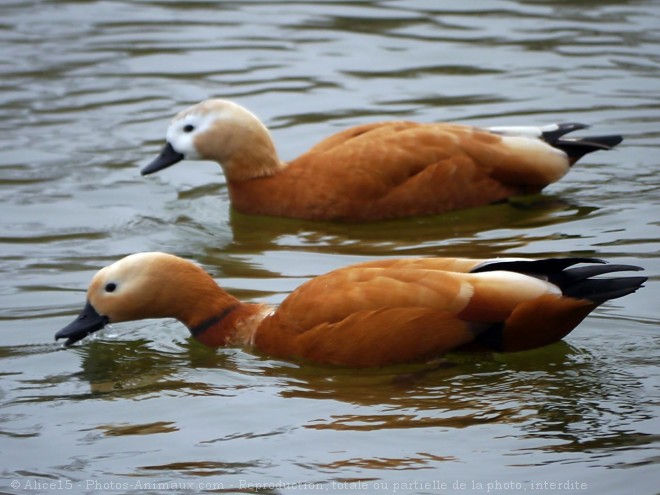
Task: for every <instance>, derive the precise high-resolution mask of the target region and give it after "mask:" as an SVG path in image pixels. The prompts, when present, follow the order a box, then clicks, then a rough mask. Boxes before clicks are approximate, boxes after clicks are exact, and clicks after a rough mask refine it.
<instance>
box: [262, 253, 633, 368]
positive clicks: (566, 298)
mask: <svg viewBox="0 0 660 495" xmlns="http://www.w3.org/2000/svg"><path fill="white" fill-rule="evenodd" d="M587 261H588V260H587ZM436 262H437V266H436V267H435V268H434V267H432V265H433V263H431V262H429V265H428V266H430V268H421V266H422V265H423V263H422V260H413V261H412V262H410V263H409V264H407V266H406V262H405V261H403V260H401V261H400V262H399V265H398V266H397V262H394V263H391V265H390V266H389V267H383V266H380V267H379V266H376V264H375V263H374V264H373V265H372V266H369V264H363V265H358V266H352V267H347V268H344V269H341V270H337V271H335V272H331V273H329V274H326V275H323V276H321V277H317V278H315V279H313V280H311V281H309V282H307V283H306V284H304V285H302V286H301V287H300V288H298V289H297V290H296V291H294V292H293V293H292V294H291V295H290V296H289V297H287V298H286V299H285V300H284V302H283V303H282V305H281V306H280V308H279V309H278V310H277V311H276V312H275V313H274V314H273V315H271V316H270V317H269V318H267V319H266V320H265V321H264V323H263V326H262V327H260V329H259V331H258V332H257V336H256V339H255V344H256V346H257V347H258V348H260V349H261V350H263V351H265V352H268V353H270V354H273V355H280V356H288V357H291V356H297V357H300V358H304V359H309V360H312V361H318V362H326V363H335V364H344V365H351V366H374V365H385V364H392V363H402V362H410V361H415V360H420V359H425V358H429V357H432V356H438V355H441V354H443V353H445V352H448V351H451V350H453V349H457V348H460V347H462V346H465V345H467V344H470V343H472V342H475V341H476V342H477V343H478V344H480V345H482V346H486V347H488V348H490V349H493V350H499V351H517V350H523V349H531V348H535V347H540V346H543V345H547V344H550V343H553V342H556V341H558V340H560V339H561V338H563V337H564V336H565V335H566V334H568V333H569V332H570V331H571V330H572V329H573V328H575V326H576V325H577V324H578V323H579V322H580V321H581V320H582V319H583V318H584V317H585V316H586V315H588V314H589V312H590V311H592V310H593V309H594V308H596V307H597V306H598V305H599V304H601V303H602V302H604V301H605V300H608V299H611V298H613V297H622V296H623V295H626V294H629V293H631V292H634V291H635V290H636V289H637V288H638V287H639V286H640V285H641V283H642V282H643V281H644V280H645V278H644V277H619V278H610V279H594V278H592V277H593V276H596V275H601V274H604V273H610V272H616V271H623V270H632V269H637V267H630V266H627V265H604V266H598V265H590V266H587V267H578V268H569V267H570V266H572V265H574V264H577V263H584V262H585V260H582V259H573V260H572V261H561V260H559V261H553V260H542V261H524V260H499V261H490V262H486V263H477V265H476V266H474V267H473V268H472V273H462V272H460V271H445V270H442V269H436V268H439V267H440V265H442V264H445V265H448V264H449V265H450V261H449V260H437V261H436ZM474 262H475V261H474V260H462V261H458V262H457V263H458V265H456V267H458V268H461V269H465V268H467V265H468V264H470V263H474ZM460 264H463V265H464V266H463V267H460V266H459V265H460ZM415 265H417V266H415ZM523 271H526V272H528V273H529V275H528V274H525V273H521V272H523Z"/></svg>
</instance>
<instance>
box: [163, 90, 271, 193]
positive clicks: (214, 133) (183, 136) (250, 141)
mask: <svg viewBox="0 0 660 495" xmlns="http://www.w3.org/2000/svg"><path fill="white" fill-rule="evenodd" d="M167 142H168V143H169V144H170V145H171V146H172V148H173V149H174V151H176V152H177V153H181V154H182V155H183V157H184V158H186V159H190V160H213V161H216V162H218V163H219V164H220V165H221V166H222V167H223V169H224V172H225V175H226V176H227V178H228V179H229V180H232V179H233V180H243V179H250V178H254V177H261V176H265V175H272V174H273V173H274V172H275V170H277V169H278V168H280V166H281V164H280V162H279V159H278V158H277V153H276V151H275V146H274V144H273V141H272V139H271V137H270V133H269V132H268V129H267V128H266V127H265V126H264V125H263V124H262V123H261V121H260V120H259V119H258V118H257V117H256V116H255V115H254V114H252V113H251V112H249V111H248V110H247V109H245V108H243V107H242V106H240V105H238V104H236V103H233V102H231V101H228V100H222V99H211V100H206V101H203V102H201V103H198V104H197V105H194V106H192V107H190V108H188V109H186V110H184V111H182V112H180V113H179V114H178V115H177V116H176V117H174V119H173V121H172V123H171V124H170V126H169V127H168V129H167Z"/></svg>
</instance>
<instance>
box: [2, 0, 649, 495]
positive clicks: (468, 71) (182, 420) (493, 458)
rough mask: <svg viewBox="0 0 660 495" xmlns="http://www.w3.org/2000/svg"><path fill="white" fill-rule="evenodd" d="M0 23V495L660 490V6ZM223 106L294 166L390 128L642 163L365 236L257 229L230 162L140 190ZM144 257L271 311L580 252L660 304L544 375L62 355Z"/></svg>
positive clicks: (591, 326) (364, 5)
mask: <svg viewBox="0 0 660 495" xmlns="http://www.w3.org/2000/svg"><path fill="white" fill-rule="evenodd" d="M2 13H3V16H2V19H3V22H2V23H0V36H2V40H3V42H4V45H3V50H2V51H1V52H0V64H2V73H3V74H2V78H1V80H0V88H2V98H0V116H2V118H1V119H0V131H1V132H0V211H1V212H2V214H0V273H1V274H2V277H0V294H1V295H2V297H1V298H0V339H1V341H0V375H1V376H2V381H1V382H0V438H1V442H2V444H1V447H0V452H1V453H3V454H5V455H3V456H2V466H3V467H2V478H3V481H4V480H7V482H5V483H3V490H4V491H7V492H8V493H25V492H26V491H27V490H29V491H30V492H31V493H46V492H47V491H48V490H47V489H46V488H43V487H42V488H35V483H37V482H38V481H39V480H42V481H43V480H49V481H53V480H55V481H62V482H64V481H71V482H72V483H73V487H72V489H73V491H75V492H81V493H85V492H87V493H98V491H99V490H100V489H101V488H99V487H95V485H94V483H101V482H102V483H110V482H126V483H133V484H132V485H126V486H125V487H124V488H123V489H122V490H120V491H122V492H127V493H131V492H132V491H136V485H135V483H136V482H147V481H154V480H155V481H161V482H167V483H173V482H179V483H184V482H194V483H198V482H199V481H200V480H205V481H209V482H211V483H215V485H213V484H211V485H205V486H201V485H197V486H196V487H195V488H196V491H197V492H218V491H219V492H227V493H235V492H254V491H255V490H256V489H257V487H256V485H255V484H257V483H263V484H268V483H271V484H272V483H276V482H279V483H280V485H278V486H270V487H269V486H265V487H262V488H263V489H261V491H262V492H264V493H294V492H296V493H300V492H304V490H305V489H307V491H311V490H312V488H317V487H321V488H323V490H324V491H331V492H345V493H348V492H350V487H349V486H348V485H346V486H344V485H340V484H339V483H343V482H345V483H348V482H358V481H360V482H364V483H367V488H368V489H367V490H366V491H367V492H373V493H393V492H394V491H395V488H397V489H398V491H397V492H398V493H438V492H439V491H441V490H440V488H439V486H440V484H441V483H447V484H448V485H449V488H447V489H445V491H444V492H446V493H484V492H485V491H486V490H485V488H483V489H479V488H477V483H483V487H486V486H487V483H489V482H490V483H494V482H495V481H496V480H499V481H504V480H508V481H509V482H511V483H513V485H511V488H512V489H511V490H509V491H508V492H507V493H520V492H522V491H529V490H526V489H525V488H530V486H531V485H530V483H532V482H545V481H548V482H552V481H565V480H568V479H572V480H578V481H579V482H581V483H586V485H587V489H586V490H580V492H581V493H583V492H588V493H612V494H618V493H626V492H628V491H629V487H630V486H632V485H633V484H634V486H635V487H636V492H637V493H639V494H652V493H656V492H657V473H656V471H657V464H658V458H659V455H658V445H659V444H660V442H659V439H658V435H659V433H660V427H659V424H658V420H657V418H658V406H657V397H658V384H659V383H660V380H659V374H658V367H657V364H658V363H657V357H656V356H657V348H658V344H659V338H658V334H657V331H656V330H657V327H658V312H657V303H656V301H657V299H658V290H657V274H658V272H659V271H660V270H659V268H660V266H659V264H658V249H657V246H658V243H657V240H658V235H657V227H658V224H657V212H656V210H657V208H654V206H655V205H657V204H658V198H657V191H658V186H659V185H660V184H659V183H658V178H657V163H656V161H655V160H654V157H655V156H656V155H657V153H656V149H657V147H658V137H659V134H658V124H659V122H658V121H659V119H658V112H657V109H658V97H657V77H656V76H657V70H658V65H659V64H660V58H659V57H658V29H657V26H658V22H659V21H660V10H659V9H658V6H657V5H655V3H653V2H646V1H640V2H634V3H630V2H622V1H618V0H610V1H607V2H599V3H598V4H594V3H593V2H585V1H581V0H573V1H564V2H547V1H538V0H518V1H511V2H498V3H497V4H495V3H492V2H471V3H470V4H469V5H467V4H466V5H463V4H460V5H459V4H458V3H451V4H450V3H449V2H430V1H424V0H406V1H389V2H381V1H376V0H374V1H364V2H359V3H356V2H317V3H308V2H307V3H306V2H285V1H276V0H271V1H261V2H250V1H245V2H241V1H239V2H231V3H227V2H215V3H213V2H211V3H204V2H193V3H190V2H187V3H185V4H184V3H177V2H169V1H160V0H156V1H149V2H132V3H126V2H123V3H121V2H115V1H112V0H111V1H107V2H98V1H95V0H92V1H88V2H76V1H68V0H59V1H57V2H53V1H50V2H49V1H45V0H34V1H31V2H17V1H14V2H12V1H9V2H4V3H3V5H2ZM210 96H222V97H225V98H230V99H236V100H237V101H239V102H240V103H241V104H243V105H245V106H247V107H248V108H250V109H252V110H253V111H254V112H255V113H256V114H257V115H259V117H260V118H262V119H263V121H264V122H265V123H266V124H267V125H268V126H269V127H270V128H271V130H272V132H273V136H274V139H275V141H276V143H277V146H278V151H279V152H280V154H281V156H282V157H283V158H285V159H289V158H292V157H295V156H296V155H298V154H300V153H302V152H303V151H304V150H306V149H307V148H308V147H309V146H311V145H313V144H314V143H316V142H317V141H319V140H320V139H321V138H322V137H325V136H327V135H329V134H331V133H333V132H336V131H338V130H340V129H342V128H344V127H346V126H349V125H353V124H359V123H363V122H370V121H375V120H382V119H390V118H402V119H411V120H420V121H441V120H442V121H461V122H465V123H469V124H475V125H507V124H509V125H511V124H534V123H541V124H543V123H549V122H557V121H581V122H585V123H588V124H592V125H593V126H594V128H595V131H594V132H597V133H599V134H608V133H611V134H618V133H620V134H623V135H625V141H624V143H623V144H622V145H621V146H619V147H618V148H617V150H616V151H612V152H608V153H598V154H597V155H596V154H594V155H593V156H590V157H586V158H585V159H584V160H583V161H581V162H580V163H579V164H578V165H577V166H576V167H574V169H573V170H571V172H570V173H569V174H568V175H567V176H566V177H565V178H564V179H563V180H562V181H561V182H560V183H558V184H555V185H553V186H552V187H551V188H549V190H547V191H544V192H543V193H542V194H539V195H535V196H532V197H526V198H516V199H515V200H512V201H510V202H505V203H501V204H497V205H492V206H488V207H484V208H475V209H473V210H466V211H460V212H451V213H448V214H445V215H438V216H435V217H428V218H416V219H407V220H401V221H392V222H379V223H374V224H366V225H345V224H341V225H337V224H332V223H313V222H300V221H295V220H286V219H273V218H262V217H248V216H244V215H240V214H237V213H235V212H233V211H231V209H230V207H229V203H228V195H227V189H226V184H225V182H224V177H223V176H222V174H221V172H220V169H219V167H218V166H217V165H216V164H211V163H208V164H192V163H191V164H185V165H184V166H180V167H174V168H172V169H170V170H168V171H167V172H166V173H163V174H161V175H159V176H158V177H155V178H149V179H148V180H147V179H145V178H142V177H141V176H140V175H139V170H140V168H141V166H143V165H144V164H145V163H147V162H148V160H149V159H150V158H151V157H152V156H153V155H154V153H156V152H157V151H158V149H159V148H160V146H161V144H162V136H163V132H164V129H165V127H166V125H167V122H168V120H169V119H170V117H171V115H172V114H173V113H174V112H175V111H178V110H180V109H182V108H185V107H187V106H188V105H190V104H192V103H194V102H196V101H199V100H202V99H205V98H208V97H210ZM154 249H158V250H164V251H170V252H173V253H176V254H178V255H181V256H185V257H189V258H192V259H195V260H197V261H198V262H200V263H201V264H203V265H204V267H205V268H207V269H208V270H209V271H210V272H211V273H212V274H213V275H214V276H215V277H217V278H218V280H219V282H220V283H221V284H222V285H223V286H224V287H225V288H227V289H228V290H230V291H231V292H233V293H235V294H236V295H237V296H239V297H241V298H244V299H246V300H253V301H266V302H272V303H277V302H279V301H280V300H281V299H282V298H283V297H284V296H285V295H286V293H288V292H289V291H291V290H292V289H293V288H294V287H296V286H297V285H299V284H300V283H302V282H304V281H305V280H307V279H308V278H309V277H312V276H315V275H318V274H320V273H323V272H325V271H328V270H331V269H333V268H337V267H339V266H343V265H346V264H348V263H353V262H358V261H365V260H368V259H373V258H377V257H382V256H432V255H440V256H472V257H491V256H498V255H519V256H543V255H556V254H564V253H569V254H578V255H587V256H597V257H603V258H606V259H611V260H613V261H617V262H622V263H631V264H641V265H643V266H644V267H645V269H646V272H647V274H649V275H650V276H651V281H650V282H649V283H648V284H647V287H645V288H644V289H643V290H641V291H639V292H638V293H637V294H635V295H634V296H631V297H627V298H624V299H620V300H616V301H613V302H611V303H608V304H607V305H605V306H603V307H602V308H599V310H598V311H596V312H595V314H594V315H592V316H591V317H590V318H588V319H587V320H586V321H585V322H584V323H583V324H582V325H581V326H580V327H579V328H578V329H577V330H576V331H575V332H573V333H572V334H571V335H570V336H569V338H568V339H567V342H564V343H560V344H557V345H554V346H551V347H549V348H546V349H540V350H536V351H533V352H526V353H522V354H515V355H506V356H504V355H493V354H478V353H477V354H468V353H465V354H458V353H457V354H452V355H449V356H445V357H444V358H443V359H442V360H440V361H437V362H434V363H428V364H418V365H411V366H401V367H394V368H385V369H375V370H359V371H356V370H347V369H341V368H329V367H317V366H310V365H308V364H302V363H297V362H284V361H277V360H272V359H269V358H268V357H267V356H258V355H254V354H252V353H250V352H248V351H243V350H238V349H225V350H221V351H214V350H209V349H205V348H202V347H201V346H199V345H198V344H196V343H194V342H192V341H190V340H189V337H188V333H187V331H186V330H185V329H184V328H183V327H182V326H181V325H179V324H178V323H176V322H162V321H153V322H140V323H134V324H125V325H117V326H116V327H113V328H111V329H108V330H105V331H104V332H103V333H102V334H100V335H98V336H95V337H93V338H91V339H89V340H88V341H87V342H85V343H83V345H81V346H79V347H76V348H75V349H68V350H61V349H60V347H59V345H57V344H54V343H52V338H53V334H54V332H55V331H56V330H57V329H59V328H60V327H61V326H62V325H63V324H65V323H67V322H68V321H69V320H70V318H71V316H72V315H74V314H75V312H76V311H77V310H78V309H79V304H80V301H81V299H82V298H83V297H84V288H85V285H86V284H87V282H88V280H89V278H90V276H91V275H92V273H93V272H95V271H96V270H97V269H98V268H99V267H100V266H103V265H106V264H108V263H110V262H112V261H114V260H116V259H117V258H119V257H121V256H123V255H125V254H128V253H131V252H136V251H145V250H154ZM44 446H46V447H44ZM9 453H11V454H9ZM0 455H2V454H0ZM587 467H589V468H591V469H586V468H587ZM12 481H15V482H17V483H18V485H12V484H11V482H12ZM423 482H426V483H430V484H431V485H430V486H428V487H427V489H426V491H424V489H423V488H420V487H419V485H418V486H417V487H415V485H414V484H415V483H423ZM455 482H456V483H459V482H460V483H463V482H464V483H466V488H461V489H457V488H454V489H453V491H452V486H453V483H455ZM473 482H474V485H473V484H472V483H473ZM29 483H32V484H31V485H29ZM301 483H308V485H302V484H301ZM376 483H378V485H376ZM433 483H435V484H436V485H433ZM406 484H407V485H406ZM406 486H407V488H406ZM434 486H435V488H433V487H434ZM457 486H460V485H457ZM16 487H18V488H16ZM10 488H11V490H10ZM163 488H164V487H161V489H160V490H156V491H154V493H155V492H162V491H163ZM169 488H170V489H169V490H167V491H168V492H170V493H178V492H181V493H184V492H185V493H190V490H186V489H177V488H176V487H174V486H169ZM354 488H355V487H354ZM326 489H327V490H326ZM142 491H145V490H142ZM257 491H258V490H257ZM315 491H317V490H315ZM355 491H357V489H356V490H355ZM360 491H365V490H364V489H362V490H360ZM444 492H443V493H444Z"/></svg>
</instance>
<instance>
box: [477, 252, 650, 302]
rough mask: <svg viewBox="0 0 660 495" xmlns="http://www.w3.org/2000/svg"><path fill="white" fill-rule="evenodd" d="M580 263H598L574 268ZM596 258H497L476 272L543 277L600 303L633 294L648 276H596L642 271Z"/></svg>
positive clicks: (565, 290)
mask: <svg viewBox="0 0 660 495" xmlns="http://www.w3.org/2000/svg"><path fill="white" fill-rule="evenodd" d="M579 263H598V264H596V265H594V264H591V265H588V266H581V267H576V268H570V267H571V266H573V265H577V264H579ZM604 263H605V262H604V261H603V260H599V259H595V258H549V259H542V260H529V261H526V260H521V261H519V260H516V261H506V260H503V261H494V262H490V263H486V264H482V265H479V266H477V267H476V268H475V269H473V270H472V273H480V272H488V271H494V270H506V271H512V272H517V273H523V274H526V275H530V276H534V277H538V278H542V279H544V280H547V281H548V282H550V283H552V284H555V285H556V286H557V287H559V289H561V291H562V293H563V294H564V295H565V296H568V297H574V298H576V299H588V300H589V301H592V302H593V303H595V304H597V305H600V304H602V303H604V302H605V301H608V300H610V299H616V298H618V297H623V296H626V295H628V294H632V293H633V292H635V291H636V290H637V289H639V288H640V287H641V286H642V284H643V283H644V282H646V280H647V277H616V278H613V277H611V278H592V277H595V276H598V275H604V274H606V273H614V272H624V271H639V270H642V268H641V267H639V266H635V265H607V264H604Z"/></svg>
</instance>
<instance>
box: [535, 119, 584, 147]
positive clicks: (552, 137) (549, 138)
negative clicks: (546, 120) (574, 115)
mask: <svg viewBox="0 0 660 495" xmlns="http://www.w3.org/2000/svg"><path fill="white" fill-rule="evenodd" d="M588 127H589V126H588V125H587V124H580V123H579V122H565V123H563V124H557V129H553V130H552V131H545V132H544V133H542V134H541V137H542V139H543V140H544V141H545V142H546V143H548V144H552V145H553V146H554V144H555V143H556V142H557V140H558V139H559V138H560V137H562V136H564V135H566V134H568V133H569V132H573V131H577V130H580V129H587V128H588Z"/></svg>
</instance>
